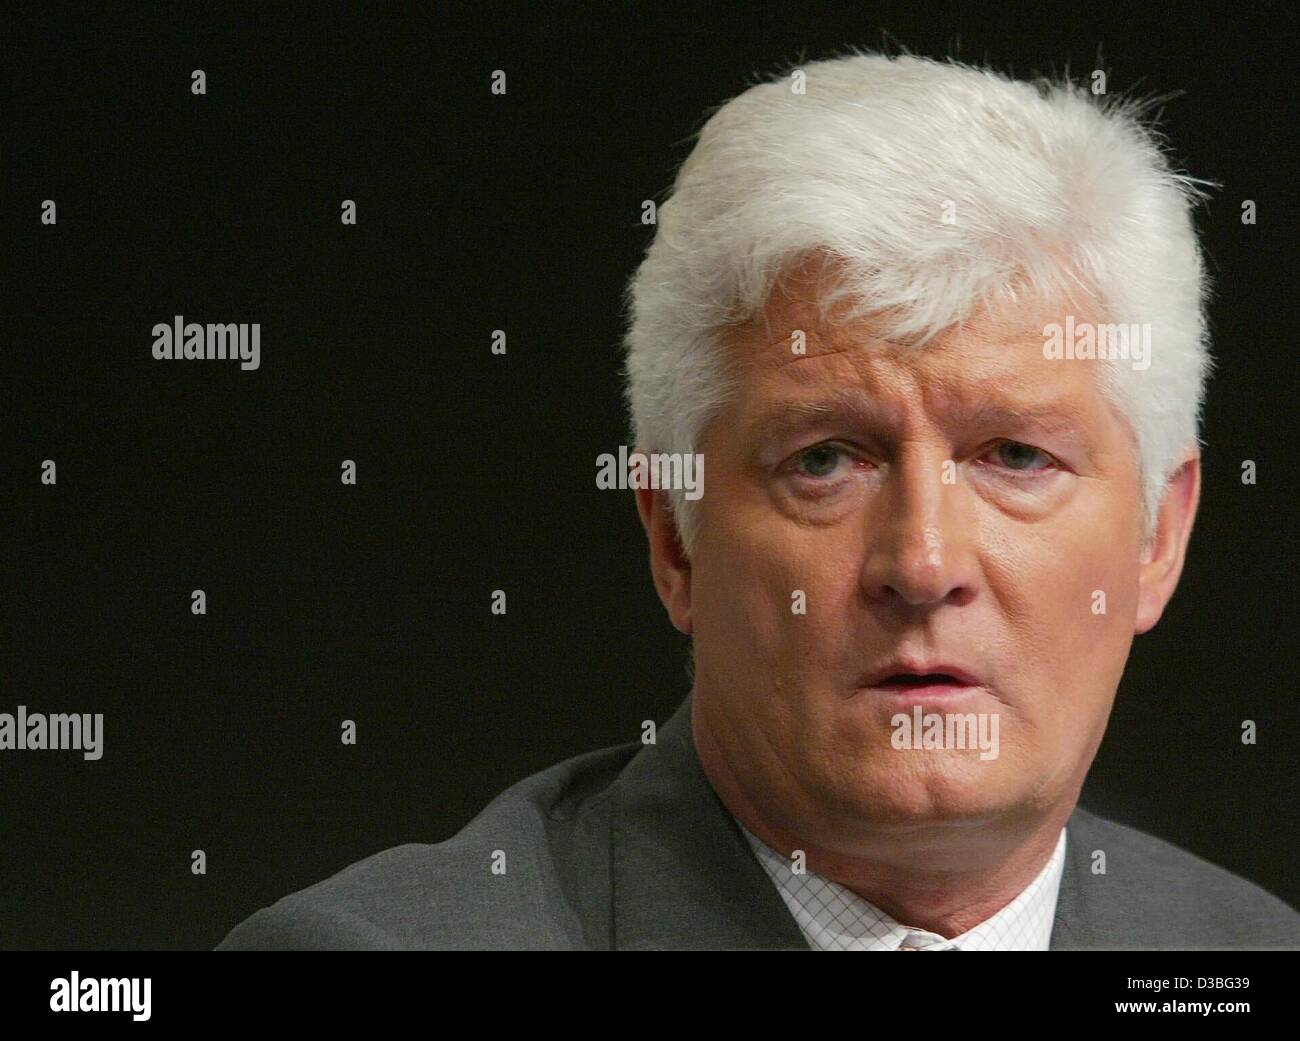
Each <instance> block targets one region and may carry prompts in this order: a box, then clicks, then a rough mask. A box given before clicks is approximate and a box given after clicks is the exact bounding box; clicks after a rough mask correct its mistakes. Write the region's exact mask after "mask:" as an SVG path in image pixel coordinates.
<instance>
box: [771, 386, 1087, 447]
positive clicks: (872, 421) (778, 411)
mask: <svg viewBox="0 0 1300 1041" xmlns="http://www.w3.org/2000/svg"><path fill="white" fill-rule="evenodd" d="M835 418H844V419H848V420H849V421H851V422H853V423H855V424H857V425H859V426H862V427H866V428H870V429H873V430H876V431H883V430H886V429H888V428H889V427H890V426H891V425H897V423H898V411H897V409H895V408H894V407H892V406H890V405H887V404H886V403H884V402H882V401H880V400H879V399H876V398H872V397H871V396H869V395H867V394H865V393H863V392H862V391H859V390H849V389H843V390H836V391H831V392H829V393H828V394H826V395H824V396H823V397H822V398H820V399H818V400H816V401H790V402H785V403H783V404H782V405H780V406H777V407H776V408H774V409H772V410H770V411H769V412H767V413H766V414H764V415H762V416H760V417H759V418H758V419H757V420H756V421H755V422H754V423H753V425H752V427H751V435H752V437H753V440H754V441H756V442H765V441H768V440H771V439H774V438H777V437H781V436H782V435H784V434H788V433H792V432H794V431H796V430H799V429H801V428H803V427H804V426H808V425H810V424H812V423H815V422H816V421H818V420H825V419H835ZM944 425H945V426H947V427H950V428H953V427H979V428H987V427H1004V428H1013V429H1014V428H1020V427H1025V426H1035V427H1037V428H1039V429H1041V430H1044V431H1046V432H1048V433H1073V432H1078V431H1080V430H1082V429H1084V427H1085V425H1086V423H1085V416H1084V412H1083V410H1082V409H1080V408H1079V407H1078V406H1077V405H1075V404H1073V403H1072V402H1070V401H1068V400H1059V401H1053V402H1047V403H1043V404H1014V403H1009V402H998V401H988V400H985V401H981V402H978V403H977V404H975V405H972V406H970V407H958V408H954V409H952V410H950V411H949V412H948V413H947V414H946V415H945V417H944Z"/></svg>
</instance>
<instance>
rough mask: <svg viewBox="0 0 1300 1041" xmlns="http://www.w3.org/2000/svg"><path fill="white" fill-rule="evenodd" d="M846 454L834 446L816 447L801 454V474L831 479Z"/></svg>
mask: <svg viewBox="0 0 1300 1041" xmlns="http://www.w3.org/2000/svg"><path fill="white" fill-rule="evenodd" d="M843 454H844V453H843V452H842V451H841V450H840V449H838V448H836V447H835V446H834V445H814V446H813V447H812V448H806V449H804V450H803V451H802V452H800V453H799V464H798V468H799V472H800V473H802V474H805V475H806V476H808V477H829V476H830V475H831V474H833V473H834V472H835V466H836V464H837V463H838V462H839V460H840V457H841V456H842V455H843Z"/></svg>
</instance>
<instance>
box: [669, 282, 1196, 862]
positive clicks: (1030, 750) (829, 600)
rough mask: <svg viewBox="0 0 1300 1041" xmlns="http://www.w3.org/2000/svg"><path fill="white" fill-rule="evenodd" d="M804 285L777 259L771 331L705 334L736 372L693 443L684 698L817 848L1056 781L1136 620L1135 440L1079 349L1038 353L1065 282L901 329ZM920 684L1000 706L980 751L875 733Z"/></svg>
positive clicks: (965, 705)
mask: <svg viewBox="0 0 1300 1041" xmlns="http://www.w3.org/2000/svg"><path fill="white" fill-rule="evenodd" d="M815 291H816V290H815V288H813V287H812V285H811V283H810V282H808V281H802V282H801V281H799V280H797V279H791V280H789V281H787V282H786V283H785V292H784V293H782V292H781V291H780V290H778V292H776V293H775V294H773V296H772V298H771V300H770V302H769V306H768V311H767V317H768V319H769V321H770V323H771V324H770V331H769V332H764V330H763V327H762V325H761V323H755V324H751V325H749V326H746V327H743V328H737V329H735V330H732V331H731V333H729V338H728V342H727V344H726V347H725V349H726V350H728V351H732V352H735V355H736V358H735V360H736V362H737V363H738V372H739V373H740V385H739V388H738V393H737V395H736V396H735V398H734V400H733V404H731V405H730V406H729V407H728V408H727V409H726V410H725V411H724V412H722V413H721V414H720V415H719V416H718V417H717V418H716V420H715V421H713V422H712V423H711V424H710V426H709V427H708V429H707V431H706V432H705V436H704V438H703V441H702V444H701V446H700V449H701V451H702V452H703V454H704V456H705V459H706V461H707V463H708V469H707V474H708V477H707V481H706V484H705V494H704V497H703V499H702V500H701V502H700V503H699V506H700V509H701V512H700V517H699V520H700V526H699V539H698V542H697V546H696V549H695V553H694V555H693V556H692V558H691V561H690V572H689V583H688V585H689V592H688V594H687V595H688V599H689V608H688V612H689V626H688V630H689V631H691V632H692V633H693V636H694V653H695V663H696V668H695V674H696V684H695V697H696V702H697V709H696V711H697V712H698V713H700V714H701V715H702V717H703V718H704V720H705V721H706V722H707V725H708V729H709V731H710V732H711V734H713V735H714V739H715V740H716V742H717V744H718V747H719V748H720V750H721V754H722V755H723V756H724V757H725V758H726V760H727V762H728V764H729V769H730V770H731V771H732V772H733V773H734V774H735V775H736V776H738V777H739V778H740V783H741V785H742V786H743V788H744V793H745V797H746V799H747V800H749V801H751V803H752V805H753V806H754V807H755V808H756V809H757V811H758V816H759V818H760V819H762V820H764V821H766V822H769V823H771V824H772V825H774V826H776V827H778V828H779V829H781V830H784V831H785V832H786V833H787V834H792V835H800V836H802V837H804V838H805V839H806V840H807V841H808V843H809V845H817V846H819V847H820V848H822V849H824V850H828V851H829V850H836V851H838V852H841V853H845V854H851V853H852V851H853V850H854V848H855V843H856V842H857V841H859V840H860V841H861V842H862V843H865V842H867V841H868V840H869V839H870V838H871V836H873V835H878V834H880V832H881V831H882V829H883V830H884V831H889V830H892V829H896V828H898V827H900V826H901V827H904V828H909V827H912V826H915V825H921V826H925V825H929V824H934V823H937V822H946V823H954V822H967V823H970V824H972V825H974V824H978V823H980V822H983V821H988V820H990V819H995V818H996V819H1002V820H1006V819H1008V817H1011V818H1015V817H1017V816H1020V815H1022V814H1023V815H1024V819H1026V820H1028V819H1032V818H1035V817H1038V816H1041V815H1042V814H1044V813H1051V812H1052V810H1053V809H1054V808H1059V807H1061V806H1063V805H1065V804H1066V802H1067V801H1068V804H1069V805H1070V806H1072V805H1073V801H1074V799H1075V798H1076V797H1077V794H1078V788H1079V786H1080V785H1081V784H1082V781H1083V777H1084V775H1085V774H1086V772H1087V769H1088V767H1089V765H1090V763H1091V761H1092V758H1093V756H1094V754H1095V752H1096V750H1097V746H1098V744H1099V742H1100V740H1101V737H1102V734H1103V731H1104V729H1105V725H1106V720H1107V717H1108V715H1109V712H1110V708H1111V704H1112V700H1113V698H1114V694H1115V691H1116V688H1117V686H1118V684H1119V680H1120V676H1121V673H1122V672H1123V669H1124V663H1125V660H1126V658H1127V656H1128V653H1129V648H1130V644H1131V642H1132V638H1133V635H1134V632H1135V629H1139V630H1140V629H1141V628H1143V622H1142V621H1141V618H1140V617H1139V616H1140V614H1141V612H1142V605H1141V601H1142V597H1141V596H1140V584H1141V583H1140V579H1139V574H1140V567H1139V564H1140V560H1141V558H1142V555H1143V548H1142V531H1141V505H1140V487H1139V476H1138V468H1137V456H1136V450H1135V445H1134V441H1133V439H1132V435H1131V433H1130V432H1129V429H1128V426H1127V425H1126V424H1125V422H1124V421H1123V419H1122V418H1121V416H1120V415H1119V414H1118V413H1117V412H1116V411H1115V410H1114V409H1113V408H1112V407H1111V406H1110V405H1109V403H1108V402H1107V401H1106V399H1105V398H1104V396H1103V394H1102V391H1101V389H1100V386H1099V383H1098V376H1099V375H1100V373H1099V372H1098V371H1097V370H1096V364H1097V363H1094V362H1090V361H1079V360H1073V359H1071V360H1049V359H1045V358H1044V357H1043V342H1044V334H1043V327H1044V325H1045V324H1047V323H1048V322H1051V321H1059V322H1064V319H1065V314H1066V310H1067V309H1066V308H1063V307H1062V308H1058V309H1055V310H1053V309H1044V308H1031V309H1024V308H1022V309H1021V310H1019V311H1004V312H999V313H997V314H990V313H988V312H983V313H981V314H979V315H977V316H975V317H974V318H973V319H972V320H970V321H968V322H967V323H965V326H964V328H961V329H954V330H953V331H951V332H949V333H946V334H945V335H944V336H942V337H940V338H938V339H936V340H932V341H931V342H929V343H928V344H926V345H924V346H922V347H919V348H918V347H915V346H905V345H899V344H892V343H889V342H884V341H882V340H880V339H878V338H876V336H874V335H873V333H872V323H871V322H870V321H869V320H868V321H866V322H861V323H856V324H852V325H839V326H837V325H836V324H834V323H832V324H830V325H828V326H826V327H822V326H819V325H818V318H817V312H816V309H815V307H814V306H813V304H812V303H811V302H810V301H811V299H812V295H813V293H814V292H815ZM1092 317H1093V316H1091V315H1087V314H1080V313H1078V312H1077V311H1076V312H1075V320H1076V323H1077V322H1080V321H1084V320H1091V319H1092ZM794 330H803V331H804V332H805V333H806V351H805V353H802V354H799V353H794V352H793V351H792V332H793V331H794ZM808 404H815V405H821V406H827V407H828V410H827V411H825V412H824V413H818V412H804V411H801V410H800V408H799V406H800V405H808ZM1175 577H1176V576H1175ZM800 594H802V596H800ZM1103 598H1104V599H1103ZM801 604H802V605H803V606H804V611H803V612H800V611H799V610H798V608H799V607H800V606H801ZM1161 606H1163V604H1161ZM1157 614H1158V611H1157ZM1150 624H1154V618H1152V619H1151V620H1150ZM909 670H916V671H920V672H925V673H948V674H954V673H955V674H958V675H957V678H958V679H963V680H965V681H966V682H964V683H956V684H944V683H929V684H927V683H923V682H920V681H917V680H915V679H913V680H908V679H907V678H906V673H907V672H908V671H909ZM961 674H966V675H961ZM918 705H919V706H920V708H921V710H922V713H923V714H930V713H939V714H945V713H962V714H966V713H975V714H986V716H985V719H986V721H987V720H988V719H989V718H990V717H991V715H993V714H996V716H997V724H996V725H997V727H998V755H997V757H996V758H981V755H980V750H979V749H978V748H976V749H969V748H967V749H957V748H898V747H895V746H894V743H891V735H893V734H895V732H896V727H895V725H894V722H893V721H894V720H895V718H896V716H897V715H898V714H900V713H902V714H905V715H906V716H908V717H909V718H910V719H914V718H915V717H914V708H915V707H916V706H918ZM986 733H987V731H986Z"/></svg>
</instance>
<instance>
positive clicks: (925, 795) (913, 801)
mask: <svg viewBox="0 0 1300 1041" xmlns="http://www.w3.org/2000/svg"><path fill="white" fill-rule="evenodd" d="M917 754H923V753H917ZM931 754H932V755H933V754H934V753H931ZM937 754H938V755H939V756H940V757H941V758H940V759H939V760H937V761H936V760H933V759H932V760H931V761H930V762H927V763H925V764H924V765H919V764H918V766H913V767H911V768H910V769H909V770H908V771H907V772H906V773H905V774H904V773H901V772H900V770H899V769H898V766H897V765H895V764H891V763H886V764H884V765H885V766H887V767H890V769H889V770H888V771H884V770H873V771H870V772H869V773H868V775H866V776H863V777H861V778H859V779H858V780H857V783H856V784H854V785H853V786H852V788H851V789H850V790H848V791H846V790H845V789H844V787H843V785H842V782H843V779H842V778H841V779H840V781H841V784H840V787H838V788H836V789H835V792H834V796H833V802H834V804H836V805H837V808H838V811H839V813H840V814H842V815H844V816H847V817H849V818H851V819H854V820H857V821H859V822H862V823H868V824H872V825H881V826H891V827H892V826H897V827H907V826H922V825H926V824H932V823H939V822H951V821H958V820H969V821H972V822H976V821H980V820H985V819H989V818H992V817H996V816H997V815H999V814H1000V813H1003V812H1005V810H1006V808H1007V806H1008V803H1009V802H1010V801H1013V800H1011V799H1010V798H1009V794H1008V793H1007V792H1006V791H1005V785H1004V784H1002V783H1000V781H999V780H998V779H996V778H995V777H993V776H992V775H991V774H990V772H989V770H988V766H989V764H988V763H980V762H978V761H976V762H975V763H971V762H969V761H962V760H953V759H951V758H950V757H949V756H948V755H947V754H946V753H937Z"/></svg>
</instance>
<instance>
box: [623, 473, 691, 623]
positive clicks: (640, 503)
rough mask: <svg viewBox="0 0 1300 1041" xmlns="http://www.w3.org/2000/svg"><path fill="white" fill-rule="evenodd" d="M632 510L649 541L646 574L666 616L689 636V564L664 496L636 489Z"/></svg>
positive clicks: (654, 490)
mask: <svg viewBox="0 0 1300 1041" xmlns="http://www.w3.org/2000/svg"><path fill="white" fill-rule="evenodd" d="M636 510H637V513H639V514H640V515H641V526H642V527H643V528H645V533H646V538H648V539H649V540H650V573H651V575H652V576H653V577H654V583H655V589H656V590H657V591H658V593H659V599H660V600H661V601H662V602H663V605H664V607H665V608H666V609H667V610H668V617H669V619H670V620H671V621H672V623H673V625H674V626H676V627H677V628H678V629H679V630H680V631H681V632H683V633H685V634H686V635H687V636H689V635H690V634H691V562H690V560H689V559H688V558H687V556H686V550H685V549H684V548H683V547H682V543H681V539H680V538H679V536H678V532H677V524H676V522H675V521H674V520H673V514H672V506H671V504H670V503H669V500H668V493H667V492H665V491H663V490H659V489H654V488H637V489H636Z"/></svg>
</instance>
